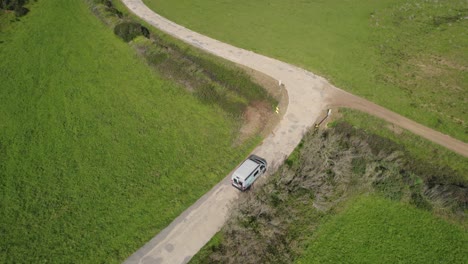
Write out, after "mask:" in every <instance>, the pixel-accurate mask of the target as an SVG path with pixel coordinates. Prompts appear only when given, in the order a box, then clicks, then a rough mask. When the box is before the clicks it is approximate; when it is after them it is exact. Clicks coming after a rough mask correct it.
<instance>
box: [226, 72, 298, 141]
mask: <svg viewBox="0 0 468 264" xmlns="http://www.w3.org/2000/svg"><path fill="white" fill-rule="evenodd" d="M237 66H239V68H241V69H242V70H244V71H245V72H246V73H247V74H248V75H249V76H250V77H251V78H252V81H254V82H255V83H257V84H258V85H260V86H261V87H263V89H265V90H266V91H267V92H268V94H270V95H271V96H272V97H273V98H275V99H276V100H277V101H278V108H279V113H276V112H275V110H276V109H275V107H274V108H272V107H271V105H270V104H269V103H268V102H267V101H255V102H251V104H250V105H249V106H248V107H247V109H246V110H245V111H244V113H243V122H242V126H241V127H240V129H239V134H238V135H239V136H238V138H237V140H236V141H235V142H234V145H239V144H242V143H243V142H244V141H245V140H247V139H249V138H251V137H253V136H255V135H260V136H262V137H266V136H267V135H268V134H270V133H271V132H272V131H273V129H274V128H275V127H276V125H277V124H278V123H279V121H280V120H281V119H282V118H283V115H284V113H285V112H286V109H287V107H288V101H289V99H288V93H287V91H286V89H285V88H284V85H281V86H279V84H278V81H277V80H276V79H274V78H272V77H270V76H268V75H266V74H264V73H261V72H258V71H256V70H253V69H250V68H248V67H245V66H242V65H237Z"/></svg>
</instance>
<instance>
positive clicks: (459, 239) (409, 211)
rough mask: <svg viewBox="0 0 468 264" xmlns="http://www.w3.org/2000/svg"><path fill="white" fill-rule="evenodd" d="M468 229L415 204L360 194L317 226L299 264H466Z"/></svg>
mask: <svg viewBox="0 0 468 264" xmlns="http://www.w3.org/2000/svg"><path fill="white" fill-rule="evenodd" d="M467 243H468V233H467V232H466V231H464V230H463V229H462V228H459V227H457V226H454V225H451V224H449V223H447V222H445V221H443V220H441V219H438V218H435V217H433V216H432V215H431V214H430V213H428V212H422V211H421V210H417V209H414V208H412V207H411V206H408V205H405V204H401V203H395V202H392V201H389V200H386V199H382V198H380V197H378V196H365V197H360V198H359V199H358V200H357V201H354V202H352V203H351V204H350V206H349V208H346V209H345V211H344V212H342V213H341V214H339V215H337V216H336V217H334V218H332V219H331V220H330V221H329V222H327V223H325V224H324V225H323V226H321V227H320V228H318V230H317V233H316V234H315V235H314V240H313V243H311V244H310V245H309V247H308V248H309V250H307V253H306V254H305V255H304V256H303V257H301V258H300V259H299V260H298V261H297V263H341V262H344V261H345V262H346V263H397V262H398V263H401V262H403V263H466V261H467V259H468V257H467V256H468V247H466V245H467Z"/></svg>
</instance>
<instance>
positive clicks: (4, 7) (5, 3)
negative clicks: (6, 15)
mask: <svg viewBox="0 0 468 264" xmlns="http://www.w3.org/2000/svg"><path fill="white" fill-rule="evenodd" d="M28 3H29V0H0V10H1V11H12V12H14V13H15V15H16V16H17V17H21V16H24V15H26V14H27V13H29V9H28V8H26V7H25V5H26V4H28Z"/></svg>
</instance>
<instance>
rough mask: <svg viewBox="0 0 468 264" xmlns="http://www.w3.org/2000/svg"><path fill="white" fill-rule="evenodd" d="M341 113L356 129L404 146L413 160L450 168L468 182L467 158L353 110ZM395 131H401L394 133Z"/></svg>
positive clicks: (343, 110)
mask: <svg viewBox="0 0 468 264" xmlns="http://www.w3.org/2000/svg"><path fill="white" fill-rule="evenodd" d="M340 113H341V114H342V115H343V116H342V119H343V120H345V121H346V122H348V123H350V124H352V125H353V126H354V127H356V128H361V129H364V130H365V131H367V132H369V133H372V134H376V135H379V136H382V137H384V138H388V139H390V140H392V141H394V142H396V143H398V144H400V145H402V146H404V147H405V149H406V150H407V151H408V152H409V153H411V155H412V156H413V158H415V159H419V160H424V161H428V162H430V163H432V164H437V166H447V167H450V168H452V169H454V170H455V171H457V172H458V173H459V174H460V175H461V176H462V177H464V179H467V180H468V162H467V161H468V159H467V158H465V157H463V156H461V155H459V154H457V153H454V152H453V151H450V150H448V149H446V148H444V147H441V146H439V145H437V144H435V143H432V142H431V141H429V140H427V139H424V138H422V137H420V136H417V135H415V134H413V133H410V132H408V131H406V130H403V129H399V128H395V126H393V125H392V124H389V123H387V122H385V121H383V120H381V119H379V118H376V117H374V116H371V115H369V114H366V113H363V112H359V111H356V110H352V109H340ZM331 125H333V124H331ZM394 129H396V130H399V131H397V132H394V131H393V130H394Z"/></svg>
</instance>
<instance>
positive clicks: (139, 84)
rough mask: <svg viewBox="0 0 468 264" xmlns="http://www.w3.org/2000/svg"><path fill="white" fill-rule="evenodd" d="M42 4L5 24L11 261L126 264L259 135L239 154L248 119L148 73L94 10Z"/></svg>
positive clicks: (0, 124)
mask: <svg viewBox="0 0 468 264" xmlns="http://www.w3.org/2000/svg"><path fill="white" fill-rule="evenodd" d="M30 8H31V12H30V13H29V14H28V15H26V16H24V17H21V19H20V20H19V21H16V19H13V20H11V19H10V18H11V14H10V13H2V14H1V16H0V18H1V19H2V20H1V21H2V28H1V32H0V34H1V35H0V83H1V85H0V102H1V103H0V237H1V240H0V262H1V263H13V262H15V263H20V262H24V263H41V262H63V263H113V262H121V261H123V260H124V259H125V258H126V257H128V256H129V255H130V254H131V253H133V252H134V251H135V250H136V249H138V248H139V247H140V246H142V245H143V244H144V243H145V242H146V241H148V240H149V239H150V238H151V237H152V236H154V235H155V234H157V233H158V232H159V231H160V230H161V229H162V228H164V227H165V226H167V225H168V224H169V223H170V221H172V220H173V219H174V217H176V216H177V215H179V214H180V213H181V212H182V211H183V210H184V209H185V208H187V206H189V205H191V204H192V203H193V202H194V201H195V200H196V199H198V198H199V197H200V196H201V195H202V194H204V193H205V192H206V191H207V190H209V188H211V187H212V186H213V185H214V184H215V183H217V182H218V181H219V180H220V179H221V178H223V177H224V176H225V175H226V174H227V173H228V172H229V171H230V170H231V169H232V168H233V167H234V166H235V165H236V164H237V163H238V162H239V161H240V160H242V159H243V157H244V156H245V155H247V153H248V152H249V151H250V150H251V149H252V148H253V146H254V145H255V143H257V142H258V140H259V138H258V137H257V136H255V135H254V136H252V137H251V138H250V139H248V140H247V141H245V144H243V145H236V146H233V143H234V142H235V141H236V137H237V130H238V128H239V126H240V122H241V120H240V119H239V118H238V117H235V116H234V115H233V114H232V113H231V112H228V111H225V110H223V109H222V108H221V107H218V106H217V105H216V104H211V103H208V104H207V103H205V102H203V101H202V100H200V99H199V98H197V97H195V96H193V95H192V94H190V93H189V92H187V89H186V88H185V87H183V86H181V85H178V84H176V83H174V82H172V81H169V80H166V79H165V78H164V77H163V76H162V74H161V73H159V72H157V71H155V70H154V69H152V68H150V67H148V65H147V63H146V62H145V61H143V60H142V59H141V57H140V56H139V55H138V53H137V52H136V51H135V50H133V49H132V48H131V47H130V46H129V45H128V44H126V43H125V42H123V41H122V40H120V39H119V38H118V37H117V36H115V35H114V34H113V30H112V29H111V28H108V27H106V25H104V24H103V23H101V22H100V21H99V20H98V19H97V18H96V17H95V16H93V14H92V13H91V12H90V10H89V5H88V4H87V3H86V2H84V1H80V0H75V1H59V0H47V1H38V2H37V3H35V4H33V5H31V6H30ZM99 8H102V7H97V8H96V9H93V10H95V11H96V10H98V9H99ZM111 19H114V18H111ZM118 19H119V18H118ZM11 21H13V22H11ZM109 21H110V20H109ZM3 22H8V23H5V24H3ZM10 22H11V23H10ZM227 71H228V72H230V70H227ZM207 72H209V71H208V70H207ZM242 78H246V77H245V76H244V77H242ZM225 82H226V83H229V81H225ZM232 86H233V87H235V85H232ZM257 88H258V87H257ZM239 97H241V96H239ZM242 98H244V100H245V101H248V100H249V98H246V97H242Z"/></svg>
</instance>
